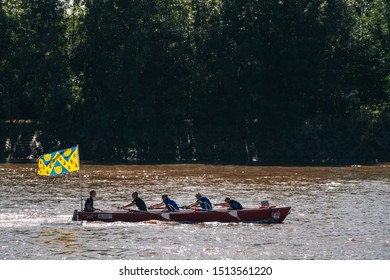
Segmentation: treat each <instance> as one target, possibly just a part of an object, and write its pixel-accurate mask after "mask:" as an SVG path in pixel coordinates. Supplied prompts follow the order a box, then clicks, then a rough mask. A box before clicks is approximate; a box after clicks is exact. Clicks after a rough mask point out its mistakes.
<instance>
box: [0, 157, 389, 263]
mask: <svg viewBox="0 0 390 280" xmlns="http://www.w3.org/2000/svg"><path fill="white" fill-rule="evenodd" d="M81 169H82V171H81V176H80V177H81V182H82V186H83V188H82V189H83V192H82V193H83V200H85V199H86V197H87V195H88V192H89V190H91V189H94V190H96V191H97V197H96V201H95V206H96V207H98V208H100V209H114V208H116V207H117V206H119V205H123V204H125V203H129V202H130V199H131V193H132V192H133V191H138V192H139V194H140V197H142V198H143V199H144V200H145V202H146V203H147V204H148V205H151V204H154V203H158V202H161V200H160V198H161V195H162V194H165V193H166V194H169V195H170V197H171V198H172V199H174V200H175V201H176V202H178V203H179V204H181V205H187V204H189V203H191V202H194V201H195V194H196V193H197V192H201V193H202V194H204V195H205V196H208V197H209V198H210V199H211V201H212V202H214V203H217V202H223V199H224V198H225V197H226V196H230V197H231V198H234V199H236V200H238V201H240V202H241V203H242V204H243V205H244V207H255V206H258V205H259V203H260V201H262V200H269V201H270V203H271V204H273V205H284V206H291V207H292V210H291V213H290V215H289V216H287V218H286V220H285V221H284V222H283V223H282V224H272V225H263V224H249V223H228V224H224V223H200V224H180V223H174V222H157V221H149V222H141V223H123V222H115V223H102V222H80V221H79V222H73V221H72V220H71V219H72V214H73V210H74V209H79V208H80V177H79V174H78V173H72V174H69V175H66V176H61V177H39V176H37V175H36V165H35V164H0V175H1V176H0V195H1V197H0V230H1V235H0V259H3V260H5V259H11V260H24V259H36V260H51V259H54V260H61V259H77V260H83V259H95V260H96V259H103V260H106V259H112V260H124V259H141V260H142V259H147V260H152V259H157V260H158V259H169V260H172V259H217V260H222V259H233V260H234V259H240V260H247V259H248V260H249V259H267V260H302V259H304V260H306V259H314V260H319V259H324V260H367V259H368V260H377V259H385V260H388V259H390V185H389V182H390V164H377V165H370V166H345V167H275V166H273V167H250V166H212V165H201V164H196V165H81Z"/></svg>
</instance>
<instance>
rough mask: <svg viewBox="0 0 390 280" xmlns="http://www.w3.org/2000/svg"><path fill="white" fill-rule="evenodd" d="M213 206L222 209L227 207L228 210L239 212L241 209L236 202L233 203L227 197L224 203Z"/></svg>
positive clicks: (239, 204)
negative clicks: (221, 207)
mask: <svg viewBox="0 0 390 280" xmlns="http://www.w3.org/2000/svg"><path fill="white" fill-rule="evenodd" d="M214 206H223V207H229V208H228V209H229V210H239V209H243V207H242V205H241V203H239V202H238V201H235V200H233V199H230V198H229V197H227V198H225V202H222V203H217V204H214Z"/></svg>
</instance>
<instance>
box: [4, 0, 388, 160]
mask: <svg viewBox="0 0 390 280" xmlns="http://www.w3.org/2000/svg"><path fill="white" fill-rule="evenodd" d="M389 59H390V1H389V0H327V1H324V0H67V1H60V0H14V1H11V0H0V120H13V119H31V120H34V122H35V123H36V125H37V126H38V128H39V130H40V131H41V137H40V139H39V141H40V142H41V143H42V146H43V148H44V151H51V150H53V149H55V148H58V147H67V146H70V145H74V144H79V145H80V154H81V158H82V159H91V160H98V161H107V162H108V161H124V162H140V163H141V162H148V163H149V162H160V163H168V162H207V163H236V164H256V163H260V164H267V163H269V164H290V163H291V164H310V163H314V164H316V163H321V162H326V163H334V162H373V161H377V160H380V161H386V160H390V102H389V95H390V67H389V66H390V65H389V62H390V60H389ZM4 131H5V130H4V129H3V132H2V133H0V137H1V139H0V140H1V141H2V143H4V139H5V137H7V135H6V133H5V132H4Z"/></svg>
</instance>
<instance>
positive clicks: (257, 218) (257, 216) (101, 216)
mask: <svg viewBox="0 0 390 280" xmlns="http://www.w3.org/2000/svg"><path fill="white" fill-rule="evenodd" d="M290 210H291V207H278V206H272V207H260V208H245V209H241V210H228V209H217V210H202V209H189V210H180V211H177V212H163V211H161V210H159V211H156V210H151V211H138V210H102V211H94V212H86V211H78V210H75V211H74V213H73V220H74V221H102V222H142V221H149V220H158V221H175V222H188V223H202V222H222V223H229V222H249V223H264V224H273V223H282V222H283V221H284V219H285V218H286V217H287V215H288V214H289V213H290Z"/></svg>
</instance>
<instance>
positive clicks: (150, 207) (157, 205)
mask: <svg viewBox="0 0 390 280" xmlns="http://www.w3.org/2000/svg"><path fill="white" fill-rule="evenodd" d="M164 204H165V203H164V202H161V203H157V204H154V205H151V206H149V209H153V208H156V207H160V206H163V205H164Z"/></svg>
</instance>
